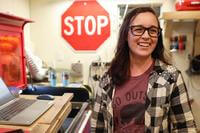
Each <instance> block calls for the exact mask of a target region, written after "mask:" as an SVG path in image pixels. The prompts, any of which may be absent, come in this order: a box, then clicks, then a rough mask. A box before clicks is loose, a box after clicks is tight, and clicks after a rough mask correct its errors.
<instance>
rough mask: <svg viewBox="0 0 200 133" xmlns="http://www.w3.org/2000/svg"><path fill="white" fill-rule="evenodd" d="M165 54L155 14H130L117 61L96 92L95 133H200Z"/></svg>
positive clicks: (147, 11)
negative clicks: (197, 131)
mask: <svg viewBox="0 0 200 133" xmlns="http://www.w3.org/2000/svg"><path fill="white" fill-rule="evenodd" d="M163 52H164V47H163V44H162V35H161V28H160V25H159V21H158V18H157V17H156V14H155V12H154V11H153V9H151V8H149V7H140V8H136V9H134V10H132V11H131V12H129V13H128V14H127V15H126V17H125V19H124V21H123V24H122V26H121V28H120V32H119V39H118V44H117V51H116V54H115V57H114V59H113V60H112V62H111V66H110V68H109V70H108V72H106V73H105V75H104V76H103V77H102V79H101V81H100V84H99V86H98V88H97V94H96V99H95V102H94V110H93V115H92V120H91V127H92V128H91V129H92V130H91V131H92V132H100V133H102V132H109V133H112V132H115V133H130V132H131V133H143V132H147V133H160V132H162V133H168V132H180V133H193V132H196V126H195V122H194V118H193V114H192V111H191V106H190V103H189V99H188V94H187V90H186V88H185V84H184V82H183V79H182V76H181V73H180V71H179V70H177V69H176V68H175V67H173V66H171V65H169V64H167V62H166V60H165V59H164V56H163Z"/></svg>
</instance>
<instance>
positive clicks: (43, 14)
mask: <svg viewBox="0 0 200 133" xmlns="http://www.w3.org/2000/svg"><path fill="white" fill-rule="evenodd" d="M72 3H73V1H66V0H59V1H55V0H31V18H32V19H33V20H34V21H35V23H33V24H31V41H32V42H33V43H34V45H35V46H34V47H35V53H36V54H37V55H38V56H40V57H41V58H42V59H43V60H44V61H45V62H47V63H48V65H49V66H52V67H54V65H53V64H55V67H57V68H67V69H70V67H71V63H75V62H78V61H80V62H81V63H82V64H83V78H84V83H87V79H88V74H89V72H88V71H89V65H90V63H91V62H92V61H94V60H97V59H98V58H99V57H100V58H101V60H102V61H110V60H111V58H112V56H113V52H114V48H115V44H116V34H117V32H118V30H117V29H118V25H119V24H118V21H117V20H118V8H117V6H116V5H115V3H113V2H107V1H106V2H102V1H101V2H99V3H100V4H101V5H103V7H104V8H105V9H106V10H107V11H108V12H109V13H110V19H111V21H110V22H111V35H110V37H109V38H108V39H107V40H106V41H105V42H104V44H103V45H101V46H100V48H98V50H97V51H92V52H91V51H84V52H79V51H75V50H74V49H73V48H72V47H71V46H70V45H69V44H68V42H66V41H65V40H64V39H63V38H62V36H61V16H62V14H63V13H64V11H66V10H67V9H68V7H69V6H70V5H71V4H72ZM110 7H112V8H110Z"/></svg>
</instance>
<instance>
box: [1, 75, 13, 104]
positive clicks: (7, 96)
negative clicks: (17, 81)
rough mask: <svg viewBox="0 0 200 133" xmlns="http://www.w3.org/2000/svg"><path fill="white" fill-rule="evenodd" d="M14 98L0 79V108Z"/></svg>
mask: <svg viewBox="0 0 200 133" xmlns="http://www.w3.org/2000/svg"><path fill="white" fill-rule="evenodd" d="M14 98H15V97H14V96H13V95H12V94H11V92H10V91H9V89H8V87H7V86H6V84H5V83H4V81H3V80H2V78H1V77H0V106H1V105H3V104H5V103H7V102H9V101H10V100H13V99H14Z"/></svg>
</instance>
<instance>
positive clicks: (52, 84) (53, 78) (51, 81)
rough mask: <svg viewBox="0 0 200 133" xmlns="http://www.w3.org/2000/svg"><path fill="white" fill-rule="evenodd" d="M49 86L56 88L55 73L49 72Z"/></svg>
mask: <svg viewBox="0 0 200 133" xmlns="http://www.w3.org/2000/svg"><path fill="white" fill-rule="evenodd" d="M50 85H51V86H53V87H54V86H56V72H54V71H51V72H50Z"/></svg>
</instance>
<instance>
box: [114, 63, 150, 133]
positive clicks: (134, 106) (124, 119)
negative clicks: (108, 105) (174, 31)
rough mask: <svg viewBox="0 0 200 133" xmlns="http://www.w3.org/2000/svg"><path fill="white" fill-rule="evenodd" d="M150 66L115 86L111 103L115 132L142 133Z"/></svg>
mask: <svg viewBox="0 0 200 133" xmlns="http://www.w3.org/2000/svg"><path fill="white" fill-rule="evenodd" d="M152 67H153V65H151V67H150V68H149V69H148V70H147V71H146V72H145V73H143V74H142V75H140V76H137V77H131V78H130V80H128V81H127V82H126V83H125V84H124V85H123V86H120V87H119V88H116V91H115V95H114V99H113V104H112V105H113V112H114V132H115V133H144V112H145V99H146V91H147V86H148V80H149V73H150V71H151V70H152Z"/></svg>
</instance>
